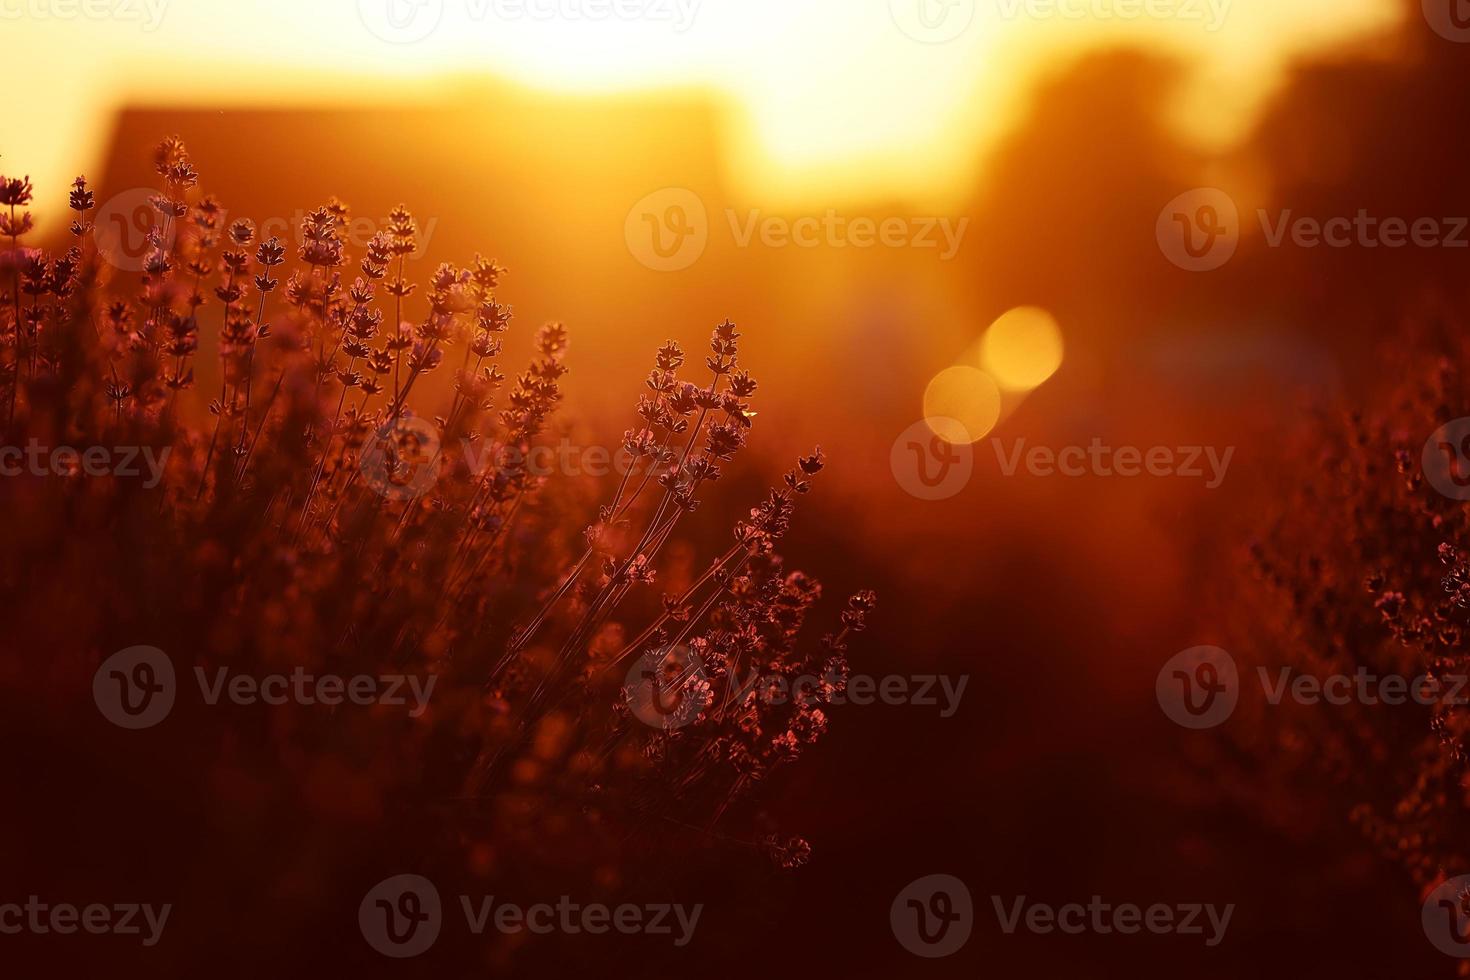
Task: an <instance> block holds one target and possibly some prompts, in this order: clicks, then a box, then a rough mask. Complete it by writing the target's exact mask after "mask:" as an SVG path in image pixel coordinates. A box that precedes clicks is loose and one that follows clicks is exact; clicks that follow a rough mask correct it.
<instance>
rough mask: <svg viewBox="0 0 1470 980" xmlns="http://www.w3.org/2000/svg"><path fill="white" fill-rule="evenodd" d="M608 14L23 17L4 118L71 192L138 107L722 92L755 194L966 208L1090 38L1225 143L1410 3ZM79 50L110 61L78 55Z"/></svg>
mask: <svg viewBox="0 0 1470 980" xmlns="http://www.w3.org/2000/svg"><path fill="white" fill-rule="evenodd" d="M23 2H24V0H23ZM589 2H590V0H355V2H353V0H343V2H337V3H315V2H313V3H303V2H301V0H252V2H250V3H245V4H241V3H236V2H233V0H189V2H187V3H185V2H171V0H136V2H135V3H133V4H131V5H130V9H134V10H136V11H137V19H136V22H133V21H121V20H118V19H111V20H89V19H87V18H86V17H83V16H80V15H77V16H72V17H69V18H63V17H59V16H54V15H52V16H42V17H29V16H25V15H24V14H22V15H21V16H20V17H18V18H17V17H7V19H5V20H3V21H0V27H3V30H4V32H5V37H6V40H7V41H8V42H10V43H9V45H8V49H9V50H10V52H11V55H10V58H11V62H12V68H13V70H15V71H17V72H19V77H25V78H27V79H29V80H30V84H29V86H28V90H27V97H26V98H25V99H21V100H15V102H16V103H17V104H16V105H15V106H14V107H11V108H9V109H7V111H8V112H10V113H12V122H18V123H19V125H17V126H15V127H13V133H16V134H18V135H11V136H8V137H7V145H6V146H4V147H3V148H0V151H3V152H4V153H5V155H6V157H7V158H9V159H20V160H24V161H25V164H24V165H25V166H26V167H27V168H28V169H29V170H30V172H31V173H32V174H33V175H34V176H35V178H36V180H37V183H38V187H47V186H49V187H56V186H60V187H64V186H65V185H66V183H67V182H68V181H69V180H70V178H71V177H72V176H74V174H73V173H71V172H70V171H69V168H70V167H74V166H75V165H76V162H77V161H78V160H89V161H96V160H97V159H98V158H99V156H100V153H101V149H102V148H101V147H100V146H98V145H93V144H92V143H90V142H89V141H90V140H96V139H97V138H98V135H97V134H103V133H106V132H107V131H108V130H107V127H106V126H105V125H103V122H104V121H105V119H106V118H107V116H108V115H109V114H110V113H111V112H113V111H114V110H115V109H117V108H118V107H119V106H121V105H125V104H138V103H141V104H149V105H169V104H175V103H181V104H198V105H211V106H214V105H218V106H221V107H224V108H226V109H228V107H230V106H232V105H242V106H251V107H258V106H260V105H262V104H266V105H281V106H291V105H321V104H328V105H330V104H333V103H339V104H341V103H346V104H352V103H354V102H355V101H357V100H358V99H360V98H361V93H362V91H363V90H364V89H367V88H371V89H372V90H373V91H374V93H375V94H374V98H380V96H379V95H378V94H377V93H378V92H380V91H381V89H382V88H383V83H384V82H385V81H386V82H390V83H391V88H392V89H393V91H394V93H395V96H396V97H397V98H399V99H402V100H407V101H410V102H413V101H430V102H432V100H434V99H436V98H441V97H442V95H443V89H442V86H443V85H444V84H445V83H446V81H451V80H453V79H459V78H463V77H465V76H466V75H487V76H492V77H500V78H505V79H509V80H511V81H513V82H519V83H522V84H526V85H531V86H535V87H538V88H544V89H554V90H568V91H589V92H592V91H595V92H598V93H606V92H609V91H617V90H620V89H630V88H639V89H650V88H662V87H678V88H683V89H688V88H696V89H701V90H704V91H707V92H709V93H710V94H711V95H712V97H713V98H715V99H716V100H718V101H719V102H720V103H722V104H724V105H726V106H728V108H729V111H728V113H727V117H728V124H729V126H730V131H729V132H727V133H726V138H725V140H724V143H725V150H726V153H727V155H728V160H727V164H728V167H729V171H728V172H729V174H730V175H731V178H732V180H734V181H735V183H736V185H737V186H736V187H735V190H736V192H737V193H740V194H743V195H745V196H754V195H760V200H761V201H762V203H765V204H767V205H768V206H771V207H776V206H782V205H787V204H795V205H802V206H815V205H822V206H844V205H846V204H849V203H851V202H853V201H859V200H869V201H871V200H875V199H882V200H890V201H891V200H906V201H908V202H910V203H911V204H913V205H915V206H920V207H936V208H937V207H951V208H952V207H954V206H956V204H957V202H959V201H961V200H963V196H964V195H965V194H966V193H967V192H968V190H969V189H970V187H971V186H972V182H973V178H974V173H973V170H974V168H975V166H976V164H977V163H978V162H979V161H981V160H983V150H984V148H985V147H986V146H987V145H989V144H990V143H992V142H993V141H994V140H995V139H996V138H998V137H999V136H1001V135H1002V134H1003V133H1004V132H1005V131H1006V130H1007V128H1008V127H1009V126H1010V125H1011V124H1012V123H1013V121H1014V120H1015V119H1016V118H1017V116H1018V113H1020V112H1021V111H1023V110H1024V107H1025V98H1026V95H1025V93H1026V90H1027V87H1028V85H1029V83H1030V82H1031V81H1033V80H1034V79H1036V78H1037V77H1038V76H1039V75H1040V74H1042V73H1045V72H1049V71H1054V70H1055V69H1056V67H1057V66H1058V65H1059V64H1061V63H1063V59H1065V58H1069V57H1071V56H1072V55H1075V54H1078V53H1081V51H1083V50H1085V49H1086V47H1087V46H1089V45H1092V46H1096V45H1098V44H1114V43H1141V44H1144V45H1148V46H1153V47H1157V48H1159V49H1161V50H1166V51H1171V52H1174V53H1182V54H1184V55H1186V56H1187V60H1188V62H1189V64H1190V65H1191V67H1192V68H1193V69H1194V70H1195V78H1196V80H1197V83H1198V84H1196V85H1195V89H1196V90H1197V91H1193V92H1192V93H1189V94H1188V97H1187V98H1186V102H1187V103H1188V104H1189V106H1190V107H1191V109H1190V125H1191V126H1192V127H1195V128H1197V129H1199V130H1200V132H1201V133H1204V134H1206V135H1218V134H1219V133H1220V132H1221V131H1224V130H1228V129H1229V127H1230V125H1233V124H1235V123H1238V121H1239V120H1240V119H1241V118H1242V117H1243V113H1244V111H1245V110H1246V109H1247V108H1248V107H1250V106H1251V105H1253V104H1254V102H1255V100H1258V99H1259V98H1260V97H1261V96H1262V95H1264V94H1265V93H1267V92H1269V90H1270V87H1271V85H1272V84H1273V79H1274V78H1276V77H1277V70H1278V69H1279V68H1280V67H1281V64H1282V62H1283V59H1284V57H1285V56H1287V55H1290V54H1293V53H1297V52H1298V51H1299V50H1300V49H1302V48H1306V47H1311V46H1313V45H1316V44H1322V43H1325V42H1328V41H1332V40H1338V39H1341V37H1343V36H1344V35H1347V34H1351V33H1352V32H1354V31H1361V30H1365V29H1370V28H1373V27H1376V26H1378V25H1380V24H1381V23H1382V22H1383V21H1384V20H1385V18H1386V17H1387V16H1389V14H1387V13H1385V11H1387V10H1389V9H1391V4H1389V3H1388V2H1387V0H1339V2H1334V3H1331V4H1330V5H1328V4H1326V3H1325V0H1297V2H1294V3H1292V4H1270V3H1256V4H1250V5H1247V4H1246V3H1235V4H1225V9H1226V15H1227V16H1228V17H1229V18H1230V22H1229V23H1230V28H1231V29H1230V31H1229V32H1228V40H1229V41H1230V43H1228V44H1225V43H1216V42H1217V41H1218V40H1219V38H1221V37H1222V36H1223V35H1224V34H1225V33H1227V32H1220V33H1219V34H1216V33H1211V28H1210V25H1209V24H1208V23H1193V22H1189V21H1186V20H1184V19H1182V18H1174V19H1172V20H1170V19H1163V18H1153V19H1148V18H1142V19H1140V18H1138V17H1133V18H1131V19H1125V18H1121V17H1118V18H1113V19H1107V18H1103V19H1097V18H1086V19H1079V18H1075V17H1063V16H1059V15H1050V16H1040V15H1038V14H1036V13H1034V12H1032V8H1031V6H1028V5H1027V4H1026V3H1024V2H1021V0H1018V3H1017V4H1016V5H1015V6H1014V10H1012V11H1010V12H1009V15H1007V13H1005V12H1003V11H1002V10H1001V8H999V7H996V6H994V5H990V4H977V5H975V6H974V7H973V11H972V13H973V16H972V17H970V18H969V19H968V20H966V21H963V22H956V23H957V25H960V24H962V25H963V29H961V30H958V31H955V32H946V33H944V34H940V35H938V36H935V35H933V34H931V33H926V31H927V28H925V29H923V30H920V29H919V28H917V27H916V26H915V23H919V24H920V25H922V22H911V19H910V18H908V17H906V16H905V15H904V14H903V10H904V9H905V4H906V3H907V2H909V0H867V2H862V3H854V2H851V0H804V2H801V3H791V2H789V0H634V2H632V3H626V2H618V3H602V4H600V6H598V7H596V8H594V7H591V6H585V7H584V5H585V4H588V3H589ZM912 2H913V3H919V2H922V0H912ZM969 2H970V0H960V3H959V4H958V5H957V6H956V7H954V8H952V9H955V10H959V11H961V12H963V11H965V10H967V9H969V8H968V7H967V4H968V3H969ZM42 6H43V7H44V6H45V5H44V4H42ZM1054 6H1057V5H1050V6H1047V5H1040V6H1037V8H1036V9H1037V10H1044V9H1052V7H1054ZM1061 6H1065V5H1061ZM1094 6H1095V5H1094ZM1209 6H1210V7H1211V8H1216V7H1218V6H1219V5H1218V4H1211V5H1209ZM81 7H82V8H85V7H86V5H81ZM7 9H9V8H7ZM25 9H29V8H25ZM48 9H49V8H48ZM594 9H602V10H609V9H610V10H611V11H613V13H610V14H607V13H605V14H603V15H602V16H593V15H592V14H591V13H589V11H592V10H594ZM1120 9H1121V8H1120ZM630 10H631V11H633V13H629V11H630ZM1324 11H1325V12H1324ZM385 25H386V26H385ZM949 33H954V36H953V37H950V36H949ZM915 35H918V36H915ZM200 37H209V38H210V39H211V45H210V49H209V50H208V51H207V52H201V51H199V50H197V43H196V42H197V39H198V38H200ZM79 46H86V47H89V48H90V49H91V50H93V51H101V52H106V54H105V55H103V56H100V57H97V56H93V57H89V58H85V59H78V58H76V57H75V56H74V54H75V52H76V51H77V50H78V48H79ZM17 62H18V63H17ZM306 66H309V67H306ZM261 69H265V70H264V71H262V70H261ZM1243 77H1249V79H1250V84H1249V85H1246V84H1243V83H1242V81H1241V79H1242V78H1243ZM246 79H248V83H247V81H246ZM15 117H18V119H16V118H15ZM57 119H65V120H67V125H66V126H64V127H57V126H56V125H55V124H54V121H55V120H57ZM64 134H70V135H69V136H64Z"/></svg>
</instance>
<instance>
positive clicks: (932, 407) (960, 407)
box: [924, 364, 1000, 445]
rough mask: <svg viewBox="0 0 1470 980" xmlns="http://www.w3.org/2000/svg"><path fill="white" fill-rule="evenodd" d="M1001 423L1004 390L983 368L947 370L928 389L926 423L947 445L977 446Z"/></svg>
mask: <svg viewBox="0 0 1470 980" xmlns="http://www.w3.org/2000/svg"><path fill="white" fill-rule="evenodd" d="M999 419H1000V389H999V388H998V387H996V384H995V382H994V381H993V380H992V379H991V377H990V375H988V374H986V373H985V372H984V371H982V370H980V369H979V368H974V367H970V366H968V365H964V364H960V365H956V366H955V367H949V368H945V369H944V370H943V371H940V372H939V373H938V374H936V375H935V376H934V377H933V379H932V380H931V381H930V382H929V386H928V387H927V388H925V389H924V421H925V422H926V423H927V424H928V426H929V428H930V429H931V430H933V432H934V434H935V435H937V436H939V438H941V439H943V440H944V441H945V442H948V443H951V444H953V445H960V444H962V443H970V442H975V441H976V440H977V439H980V438H982V437H983V436H984V435H985V434H986V433H987V432H989V431H990V430H991V429H993V428H995V423H996V422H997V421H998V420H999Z"/></svg>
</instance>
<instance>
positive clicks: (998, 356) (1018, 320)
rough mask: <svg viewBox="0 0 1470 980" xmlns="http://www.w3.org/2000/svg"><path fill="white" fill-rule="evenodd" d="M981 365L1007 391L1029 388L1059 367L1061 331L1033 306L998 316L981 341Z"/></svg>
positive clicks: (1049, 317)
mask: <svg viewBox="0 0 1470 980" xmlns="http://www.w3.org/2000/svg"><path fill="white" fill-rule="evenodd" d="M980 366H981V367H983V368H985V370H986V371H988V372H989V373H990V376H991V377H993V378H994V379H995V381H996V383H997V384H999V385H1000V386H1001V387H1002V388H1005V389H1006V390H1007V391H1030V390H1031V389H1032V388H1035V387H1036V386H1037V385H1039V384H1041V383H1042V382H1043V381H1045V380H1046V379H1047V378H1049V377H1051V376H1052V375H1053V374H1055V373H1056V370H1057V368H1059V367H1061V366H1062V331H1061V328H1059V327H1058V326H1057V321H1056V319H1055V318H1054V317H1053V316H1052V315H1051V314H1050V313H1048V312H1046V311H1045V310H1043V309H1040V308H1039V307H1035V306H1018V307H1016V308H1015V309H1013V310H1010V311H1008V312H1006V313H1004V314H1002V315H1001V316H1000V318H999V319H997V320H996V321H995V322H994V323H992V324H991V325H990V329H989V330H987V331H985V336H984V337H983V338H981V340H980Z"/></svg>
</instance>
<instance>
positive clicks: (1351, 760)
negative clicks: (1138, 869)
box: [1233, 335, 1470, 898]
mask: <svg viewBox="0 0 1470 980" xmlns="http://www.w3.org/2000/svg"><path fill="white" fill-rule="evenodd" d="M1410 347H1411V348H1412V349H1411V350H1409V351H1407V352H1406V353H1401V354H1400V356H1399V361H1398V363H1395V364H1394V365H1393V367H1392V369H1391V371H1390V372H1388V373H1389V374H1390V375H1391V376H1393V377H1396V378H1403V379H1407V380H1404V381H1400V382H1395V383H1394V385H1393V386H1391V388H1390V390H1389V391H1387V392H1386V393H1384V394H1382V395H1380V396H1377V397H1375V401H1376V402H1377V403H1379V404H1381V405H1382V406H1384V407H1383V408H1382V409H1380V410H1378V411H1376V412H1374V413H1371V414H1370V413H1366V412H1362V411H1357V410H1345V411H1342V412H1340V413H1336V414H1333V413H1322V414H1319V415H1318V416H1317V417H1316V418H1313V419H1311V420H1310V421H1309V423H1308V424H1306V425H1304V426H1302V427H1301V430H1300V431H1299V432H1298V433H1297V437H1296V444H1295V445H1292V446H1291V447H1289V453H1290V458H1291V459H1294V460H1296V461H1298V462H1296V463H1294V464H1290V465H1287V466H1285V467H1284V469H1283V472H1284V473H1286V474H1287V475H1288V481H1287V482H1284V483H1283V485H1282V486H1280V487H1277V488H1276V490H1277V493H1278V500H1277V503H1276V504H1275V505H1274V506H1273V508H1272V510H1271V512H1270V514H1269V515H1268V517H1267V519H1266V520H1265V522H1264V524H1263V526H1262V527H1261V533H1260V536H1259V539H1258V540H1257V541H1256V542H1255V543H1254V544H1253V545H1252V546H1251V549H1250V558H1249V566H1250V570H1251V572H1252V575H1251V576H1250V584H1248V585H1247V586H1246V590H1245V591H1246V593H1247V595H1245V596H1243V597H1242V598H1243V599H1244V600H1245V604H1244V605H1242V606H1240V607H1238V608H1236V609H1235V610H1234V612H1233V617H1234V619H1235V627H1234V630H1233V632H1234V633H1235V634H1236V637H1237V642H1239V643H1240V644H1241V649H1242V650H1244V651H1246V652H1248V653H1249V654H1251V655H1252V656H1253V659H1255V661H1256V662H1257V663H1259V664H1263V665H1266V667H1267V669H1268V670H1272V671H1275V670H1278V669H1280V668H1283V667H1290V668H1293V669H1294V670H1296V671H1297V672H1299V673H1303V674H1311V675H1314V676H1316V677H1324V676H1327V675H1345V676H1349V677H1352V676H1356V675H1359V674H1362V675H1363V676H1367V677H1376V678H1383V677H1389V676H1393V677H1401V678H1408V679H1413V678H1419V677H1427V678H1429V679H1430V680H1431V682H1434V683H1437V684H1438V688H1437V690H1439V691H1442V692H1454V691H1460V689H1461V685H1460V682H1459V681H1458V680H1456V678H1461V677H1464V676H1465V675H1466V674H1467V672H1470V654H1467V650H1466V643H1465V640H1466V610H1467V606H1470V584H1467V583H1470V565H1467V563H1466V557H1467V554H1470V511H1467V508H1466V504H1465V503H1464V502H1462V501H1459V500H1455V499H1452V498H1450V497H1448V496H1446V495H1444V494H1442V493H1440V492H1439V491H1438V490H1436V489H1435V488H1434V486H1433V485H1431V483H1430V482H1429V481H1427V480H1426V479H1425V476H1424V471H1423V463H1422V460H1423V454H1424V452H1425V449H1424V447H1425V442H1426V440H1428V439H1429V438H1430V436H1431V434H1432V433H1435V431H1436V430H1437V429H1438V428H1439V427H1440V426H1441V425H1443V424H1444V423H1446V422H1449V421H1450V420H1452V419H1454V418H1457V417H1462V416H1465V415H1466V414H1470V378H1467V376H1466V374H1465V372H1464V370H1463V367H1462V366H1463V365H1464V364H1466V363H1467V360H1466V354H1467V353H1470V352H1467V351H1466V350H1465V347H1464V344H1463V342H1462V341H1461V340H1459V339H1456V338H1452V337H1449V336H1446V335H1433V336H1429V337H1420V338H1418V339H1417V340H1416V342H1415V343H1413V344H1411V345H1410ZM1426 349H1427V350H1429V351H1431V352H1432V354H1431V356H1429V357H1425V356H1424V352H1425V350H1426ZM1426 363H1428V364H1430V365H1432V366H1431V367H1430V369H1428V370H1425V368H1424V365H1425V364H1426ZM1441 448H1442V447H1435V448H1434V449H1433V450H1432V451H1435V452H1438V451H1441ZM1243 669H1244V668H1243ZM1254 673H1255V671H1254V670H1253V669H1252V670H1251V671H1250V674H1251V680H1248V681H1247V683H1253V678H1254ZM1426 689H1430V688H1426ZM1401 700H1403V701H1404V703H1401V704H1399V705H1395V706H1385V705H1384V704H1382V703H1380V702H1377V701H1375V700H1373V699H1371V698H1370V699H1360V698H1355V699H1350V700H1348V701H1345V702H1343V703H1340V704H1336V705H1335V706H1334V707H1332V708H1330V709H1326V708H1323V707H1322V706H1320V705H1317V706H1307V707H1303V706H1301V705H1293V704H1291V703H1290V702H1283V703H1281V704H1280V705H1278V706H1277V707H1274V708H1272V709H1270V710H1269V711H1265V712H1264V713H1263V714H1262V717H1261V718H1259V719H1258V720H1257V721H1256V723H1255V724H1252V725H1249V726H1240V727H1237V728H1236V733H1237V738H1239V739H1240V740H1242V741H1243V742H1245V743H1247V745H1248V747H1249V748H1250V749H1251V750H1252V753H1251V758H1252V759H1253V760H1255V761H1254V763H1253V765H1254V766H1256V767H1258V768H1257V769H1256V771H1255V774H1254V775H1253V776H1250V777H1247V776H1244V775H1242V776H1241V777H1240V785H1241V786H1242V789H1241V792H1242V793H1244V794H1245V795H1248V796H1254V797H1256V800H1255V802H1256V803H1258V804H1263V807H1264V809H1263V812H1266V813H1268V814H1270V822H1271V823H1273V824H1276V825H1278V826H1281V827H1284V828H1286V829H1288V830H1291V831H1293V832H1297V833H1300V834H1302V835H1303V836H1305V835H1306V834H1308V833H1310V831H1309V830H1307V829H1305V827H1293V826H1292V824H1293V823H1294V822H1298V821H1300V822H1304V823H1310V821H1311V817H1310V814H1311V813H1312V811H1313V810H1314V809H1322V810H1324V811H1326V810H1335V811H1336V812H1337V816H1338V818H1339V819H1341V818H1350V819H1351V821H1352V822H1353V823H1354V824H1355V825H1356V826H1357V827H1359V828H1360V829H1361V831H1362V832H1363V833H1364V834H1365V835H1366V838H1367V839H1368V840H1369V841H1370V842H1371V843H1372V844H1373V845H1374V846H1375V847H1377V848H1378V849H1379V850H1381V851H1382V852H1383V853H1384V854H1385V855H1386V856H1388V857H1390V858H1391V859H1393V860H1394V861H1397V862H1400V863H1401V864H1402V865H1403V866H1404V867H1405V868H1406V869H1407V870H1408V872H1409V873H1410V874H1411V876H1412V878H1413V880H1414V881H1415V883H1416V884H1417V885H1419V886H1420V887H1421V889H1422V894H1421V896H1420V897H1421V898H1422V897H1423V895H1427V894H1428V893H1429V891H1430V890H1431V889H1432V888H1433V887H1434V886H1435V885H1436V884H1438V883H1439V882H1440V881H1442V880H1444V879H1445V878H1447V877H1454V876H1456V875H1460V874H1464V873H1465V872H1466V871H1467V869H1470V863H1467V862H1470V851H1467V848H1466V840H1467V837H1466V834H1467V831H1470V820H1467V817H1470V796H1467V786H1470V783H1467V775H1470V772H1467V768H1466V764H1467V749H1470V741H1467V737H1470V712H1467V705H1466V699H1465V697H1464V694H1463V693H1461V694H1460V696H1458V697H1442V698H1429V697H1424V698H1422V700H1418V699H1401ZM1308 771H1315V772H1316V773H1318V774H1320V775H1321V776H1325V777H1326V779H1325V783H1324V780H1322V779H1320V778H1319V779H1315V780H1311V781H1307V782H1302V781H1299V776H1300V774H1301V773H1303V772H1308ZM1247 782H1249V783H1251V784H1252V785H1251V788H1250V789H1249V790H1246V789H1244V788H1243V787H1244V785H1245V783H1247ZM1310 785H1316V786H1318V787H1319V789H1318V795H1317V797H1316V798H1315V799H1313V798H1312V797H1311V796H1310V795H1308V794H1306V792H1305V789H1306V787H1307V786H1310ZM1284 786H1290V787H1292V790H1291V793H1290V795H1291V797H1292V798H1293V799H1294V800H1295V802H1294V804H1293V805H1292V806H1290V807H1281V806H1278V805H1277V804H1278V803H1279V802H1280V796H1279V795H1277V794H1278V792H1279V791H1280V790H1281V789H1282V788H1283V787H1284ZM1314 804H1316V806H1314ZM1345 860H1346V861H1348V862H1350V861H1351V857H1350V856H1349V857H1347V858H1346V859H1345Z"/></svg>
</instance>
